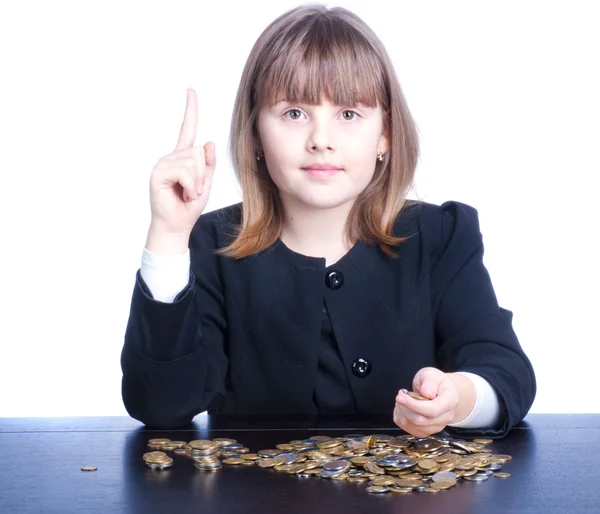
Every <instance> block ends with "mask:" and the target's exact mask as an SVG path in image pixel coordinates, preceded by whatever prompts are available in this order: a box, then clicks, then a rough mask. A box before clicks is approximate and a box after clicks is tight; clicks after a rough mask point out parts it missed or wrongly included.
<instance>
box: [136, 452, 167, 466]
mask: <svg viewBox="0 0 600 514" xmlns="http://www.w3.org/2000/svg"><path fill="white" fill-rule="evenodd" d="M143 459H144V462H145V463H146V464H147V465H148V466H149V467H151V468H152V469H167V468H170V467H171V466H172V465H173V459H172V458H171V457H169V456H168V455H167V454H166V453H164V452H149V453H144V457H143Z"/></svg>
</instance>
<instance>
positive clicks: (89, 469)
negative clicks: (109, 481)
mask: <svg viewBox="0 0 600 514" xmlns="http://www.w3.org/2000/svg"><path fill="white" fill-rule="evenodd" d="M97 469H98V468H97V467H96V466H83V467H82V468H81V471H96V470H97Z"/></svg>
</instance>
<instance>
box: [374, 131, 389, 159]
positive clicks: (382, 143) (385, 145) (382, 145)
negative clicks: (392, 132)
mask: <svg viewBox="0 0 600 514" xmlns="http://www.w3.org/2000/svg"><path fill="white" fill-rule="evenodd" d="M377 148H378V149H381V150H382V151H383V153H384V154H385V153H388V151H389V149H390V140H389V137H388V135H387V132H386V133H384V134H382V135H381V137H380V138H379V145H378V146H377Z"/></svg>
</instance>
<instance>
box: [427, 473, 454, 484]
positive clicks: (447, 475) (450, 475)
mask: <svg viewBox="0 0 600 514" xmlns="http://www.w3.org/2000/svg"><path fill="white" fill-rule="evenodd" d="M441 478H453V479H454V480H456V473H452V471H440V472H439V473H436V474H435V475H433V476H432V477H431V479H432V480H433V481H434V482H437V481H438V480H440V479H441Z"/></svg>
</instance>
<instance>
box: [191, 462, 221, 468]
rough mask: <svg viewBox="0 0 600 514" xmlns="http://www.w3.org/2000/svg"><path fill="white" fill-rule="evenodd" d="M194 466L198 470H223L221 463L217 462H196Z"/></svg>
mask: <svg viewBox="0 0 600 514" xmlns="http://www.w3.org/2000/svg"><path fill="white" fill-rule="evenodd" d="M194 466H196V467H197V468H198V469H217V468H222V467H223V464H221V461H217V462H198V461H195V462H194Z"/></svg>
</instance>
